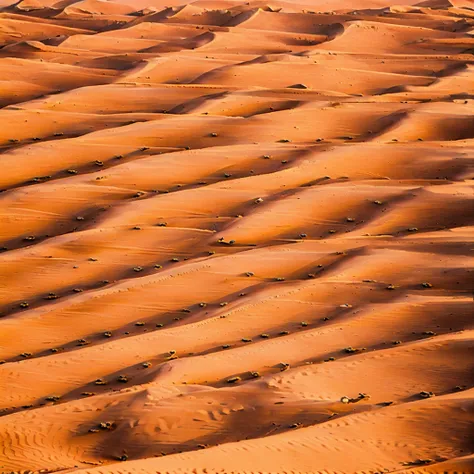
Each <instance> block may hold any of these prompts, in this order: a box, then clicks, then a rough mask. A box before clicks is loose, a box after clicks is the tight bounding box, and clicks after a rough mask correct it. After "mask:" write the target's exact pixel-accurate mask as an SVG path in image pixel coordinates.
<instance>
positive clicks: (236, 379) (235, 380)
mask: <svg viewBox="0 0 474 474" xmlns="http://www.w3.org/2000/svg"><path fill="white" fill-rule="evenodd" d="M241 380H242V379H241V378H240V377H230V378H229V379H227V380H226V382H227V383H237V382H240V381H241Z"/></svg>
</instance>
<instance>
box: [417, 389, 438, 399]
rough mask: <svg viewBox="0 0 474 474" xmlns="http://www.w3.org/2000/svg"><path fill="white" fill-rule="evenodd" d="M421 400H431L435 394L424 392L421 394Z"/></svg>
mask: <svg viewBox="0 0 474 474" xmlns="http://www.w3.org/2000/svg"><path fill="white" fill-rule="evenodd" d="M419 396H420V397H421V398H431V397H434V396H435V394H434V393H433V392H425V391H424V390H423V391H421V392H420V393H419Z"/></svg>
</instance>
